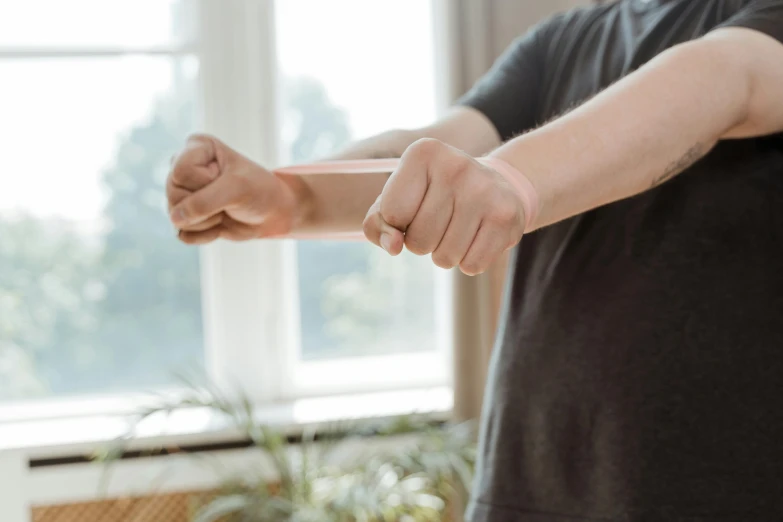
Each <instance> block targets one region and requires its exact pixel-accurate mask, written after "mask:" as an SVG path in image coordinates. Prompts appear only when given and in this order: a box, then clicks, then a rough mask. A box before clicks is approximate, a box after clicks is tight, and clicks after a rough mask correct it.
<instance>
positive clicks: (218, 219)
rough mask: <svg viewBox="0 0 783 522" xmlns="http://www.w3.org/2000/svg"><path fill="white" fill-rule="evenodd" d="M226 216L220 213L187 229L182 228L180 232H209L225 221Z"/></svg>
mask: <svg viewBox="0 0 783 522" xmlns="http://www.w3.org/2000/svg"><path fill="white" fill-rule="evenodd" d="M226 217H227V216H226V214H225V213H223V212H221V213H219V214H215V215H214V216H212V217H210V218H208V219H206V220H204V221H202V222H200V223H196V224H195V225H190V226H189V227H186V228H183V229H182V230H183V231H185V232H203V231H204V230H209V229H210V228H212V227H217V226H219V225H221V224H222V223H223V220H224V219H226Z"/></svg>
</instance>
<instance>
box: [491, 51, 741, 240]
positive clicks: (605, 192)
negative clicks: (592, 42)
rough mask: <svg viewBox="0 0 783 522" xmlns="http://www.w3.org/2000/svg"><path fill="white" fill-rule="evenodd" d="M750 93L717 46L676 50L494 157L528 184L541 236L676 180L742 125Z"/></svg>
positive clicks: (525, 136)
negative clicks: (538, 208)
mask: <svg viewBox="0 0 783 522" xmlns="http://www.w3.org/2000/svg"><path fill="white" fill-rule="evenodd" d="M749 91H750V83H749V80H748V78H747V75H745V74H743V71H742V70H741V69H740V68H738V69H737V70H732V66H731V62H730V61H728V62H727V61H726V60H721V55H720V53H719V52H716V48H715V46H711V45H704V43H703V42H702V41H697V42H692V43H688V44H683V45H681V46H679V47H676V48H673V49H671V50H670V51H667V52H666V53H664V54H662V55H660V56H659V57H658V58H656V59H655V60H653V61H651V62H650V63H649V64H647V65H646V66H645V67H643V68H641V69H639V70H638V71H637V72H635V73H633V74H631V75H629V76H628V77H626V78H625V79H623V80H622V81H620V82H618V83H617V84H615V85H614V86H612V87H610V88H608V89H607V90H605V91H604V92H602V93H601V94H599V95H598V96H596V97H595V98H593V99H592V100H590V101H589V102H587V103H585V104H584V105H582V106H581V107H579V108H578V109H576V110H574V111H572V112H570V113H569V114H567V115H565V116H563V117H561V118H559V119H558V120H555V121H554V122H552V123H550V124H548V125H545V126H543V127H541V128H539V129H537V130H535V131H533V132H530V133H528V134H526V135H523V136H520V137H518V138H516V139H514V140H511V141H509V142H508V143H506V144H505V145H503V146H502V147H501V148H499V149H497V150H496V151H495V152H494V153H493V154H494V155H497V156H499V157H501V158H503V159H505V160H506V161H508V162H509V163H511V164H512V165H514V166H515V167H517V168H518V169H519V170H520V171H521V172H523V173H525V174H526V175H527V176H528V177H529V179H530V181H531V182H532V183H533V185H534V187H535V188H536V190H537V192H538V194H539V197H540V200H541V212H540V214H539V218H538V219H537V222H536V223H535V224H534V226H535V228H538V227H541V226H545V225H548V224H551V223H554V222H557V221H560V220H562V219H565V218H568V217H571V216H573V215H576V214H579V213H582V212H585V211H587V210H590V209H592V208H596V207H598V206H601V205H604V204H607V203H610V202H613V201H617V200H620V199H623V198H627V197H630V196H633V195H635V194H638V193H640V192H643V191H645V190H648V189H650V188H652V187H655V186H657V185H659V184H661V183H663V182H665V181H666V180H668V179H670V178H671V177H673V176H675V175H677V174H678V173H679V172H681V171H682V170H684V169H685V168H687V167H688V166H690V165H691V164H693V163H694V162H695V161H697V160H698V159H699V158H701V157H702V156H703V155H705V154H706V153H707V152H708V151H709V150H710V149H711V148H712V147H713V146H714V145H715V143H716V142H717V141H718V140H720V139H721V138H722V137H724V136H726V135H727V133H729V132H730V131H731V130H732V129H734V128H736V127H737V126H739V125H741V124H742V122H743V121H744V120H745V118H746V116H747V108H748V100H749V96H750V94H749Z"/></svg>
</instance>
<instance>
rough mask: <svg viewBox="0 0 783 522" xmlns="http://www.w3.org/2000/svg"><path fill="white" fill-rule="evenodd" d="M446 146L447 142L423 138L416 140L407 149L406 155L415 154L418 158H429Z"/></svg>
mask: <svg viewBox="0 0 783 522" xmlns="http://www.w3.org/2000/svg"><path fill="white" fill-rule="evenodd" d="M445 148H446V144H444V143H443V142H442V141H439V140H436V139H434V138H421V139H419V140H416V141H414V142H413V143H412V144H411V145H410V146H409V147H408V149H407V150H406V155H408V156H413V157H415V158H416V159H417V160H429V159H432V158H434V157H435V156H437V155H438V154H440V153H441V152H442V151H443V150H444V149H445Z"/></svg>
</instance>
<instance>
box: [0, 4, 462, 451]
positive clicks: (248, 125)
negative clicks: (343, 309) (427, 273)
mask: <svg viewBox="0 0 783 522" xmlns="http://www.w3.org/2000/svg"><path fill="white" fill-rule="evenodd" d="M278 1H284V0H278ZM428 1H430V2H431V5H432V6H433V9H434V10H435V13H434V14H435V16H433V19H434V20H435V21H436V25H437V27H436V28H435V30H434V35H435V39H436V41H435V42H434V44H435V50H436V56H448V57H449V59H447V60H442V61H440V62H438V67H439V70H438V71H437V75H436V77H437V78H438V79H439V82H438V85H437V89H438V93H437V100H438V105H439V107H438V109H439V112H443V111H444V110H445V109H446V108H447V106H448V104H449V102H450V100H451V99H453V98H454V92H452V90H451V87H452V86H453V85H454V84H455V82H454V81H453V80H454V78H455V74H456V68H455V67H454V63H456V60H455V57H454V56H453V54H454V49H455V46H454V45H453V39H454V38H455V37H456V31H455V23H454V14H455V7H454V6H453V3H452V1H451V0H428ZM185 2H188V0H185ZM183 5H184V4H183ZM191 6H192V7H193V11H192V12H190V9H189V10H188V13H187V16H188V17H189V21H190V23H188V24H187V26H186V28H185V29H186V32H187V33H188V35H187V36H197V37H194V38H187V37H186V38H184V43H182V44H177V45H171V46H151V47H144V48H127V47H116V46H114V47H108V46H105V47H95V48H93V47H84V46H80V47H78V48H77V47H74V48H60V47H57V48H38V47H36V48H31V47H27V48H2V47H0V60H4V59H32V58H52V57H62V58H66V57H101V56H103V57H105V56H122V55H130V54H133V55H156V56H172V57H174V56H180V55H188V54H193V55H196V56H198V60H199V71H200V73H199V82H200V85H199V88H200V99H201V102H202V105H201V110H202V114H201V120H202V129H203V130H204V131H205V132H209V133H212V134H215V135H217V136H220V137H221V138H222V139H224V140H225V141H226V142H228V143H229V144H231V145H232V146H233V147H235V148H236V149H238V150H239V151H241V152H242V153H244V154H246V155H247V156H249V157H251V158H253V159H254V160H256V161H258V162H260V163H261V164H264V165H270V166H275V165H278V160H279V158H280V157H282V156H281V155H280V154H279V152H280V151H279V147H281V144H280V142H279V140H278V139H277V135H278V129H279V125H278V123H279V114H280V112H281V111H280V107H279V100H280V97H279V96H278V95H277V94H278V90H279V81H278V78H277V74H278V72H277V55H276V52H275V51H276V50H275V42H276V37H275V12H274V2H273V1H272V0H263V1H258V0H221V1H220V2H216V1H214V0H193V2H192V3H190V2H188V8H190V7H191ZM200 255H201V279H202V303H203V306H204V313H203V318H204V345H205V346H204V349H205V362H206V364H205V366H206V368H207V370H208V372H209V375H210V377H211V378H212V379H213V380H214V381H215V382H216V383H217V384H219V385H222V386H223V387H224V388H225V389H227V390H241V391H242V392H243V393H245V394H247V395H248V396H249V397H250V398H251V399H252V400H253V402H254V403H255V404H257V405H259V406H272V405H279V404H281V403H282V404H289V405H294V403H295V402H296V401H306V400H307V398H309V397H316V396H328V395H334V396H344V397H348V396H350V395H353V396H356V395H357V394H358V395H362V394H365V395H367V396H368V397H370V396H374V395H373V394H378V393H381V394H382V395H383V393H385V392H390V393H391V392H398V391H410V390H415V389H420V390H421V391H422V393H424V394H425V395H423V396H426V397H432V393H436V395H437V393H440V395H438V397H440V398H439V399H437V400H435V401H433V400H429V399H427V400H425V401H424V403H426V404H438V405H440V406H439V407H440V408H441V409H443V408H444V407H450V406H444V404H445V403H444V401H443V400H442V397H443V395H442V392H443V391H444V390H446V389H447V388H449V387H450V385H451V357H450V354H451V346H452V342H451V331H452V328H451V315H452V314H451V310H450V309H449V308H448V307H446V306H443V305H442V304H443V303H447V302H449V301H450V295H451V283H450V281H451V278H450V277H449V274H448V273H447V272H444V271H435V270H433V274H434V277H435V280H436V288H437V289H438V290H437V292H438V299H440V300H441V306H440V307H439V309H438V316H437V317H438V319H437V322H438V325H437V330H438V335H437V338H438V339H439V341H440V342H439V346H438V347H437V349H435V350H432V351H428V352H421V353H409V354H400V355H379V356H368V357H348V358H338V359H334V360H322V361H304V362H303V361H301V360H300V358H299V357H298V347H299V346H300V340H299V310H298V302H297V300H298V295H299V294H298V291H297V274H296V268H295V267H296V259H295V245H294V243H293V242H292V241H288V240H274V241H273V240H265V241H254V242H248V243H241V244H237V243H229V242H223V241H220V242H216V243H214V244H211V245H209V246H206V247H202V248H201V254H200ZM270 296H278V298H277V299H273V298H271V297H270ZM345 374H349V375H353V376H357V378H356V379H354V380H346V379H345V378H344V377H342V376H343V375H345ZM426 394H429V395H426ZM384 396H385V397H394V396H395V395H394V393H392V394H391V395H389V394H388V393H387V394H386V395H384ZM397 396H398V397H402V396H403V395H399V394H398V395H397ZM404 396H405V397H407V398H406V399H405V400H404V401H403V400H402V399H400V403H399V404H400V405H403V404H407V405H408V406H406V407H405V408H407V409H415V406H416V403H417V402H418V401H417V400H416V399H412V398H411V396H410V395H404ZM147 398H148V396H146V395H145V394H138V393H136V394H121V395H105V396H100V397H89V398H62V399H59V398H56V399H51V400H44V401H36V402H35V403H30V404H0V430H1V429H2V426H3V423H6V424H8V423H9V422H15V421H19V420H27V421H42V420H46V419H49V420H52V419H58V418H60V419H72V418H76V417H84V418H88V417H89V418H91V420H90V422H97V421H96V416H103V417H102V418H105V419H107V418H109V417H114V416H117V415H127V414H129V413H132V412H134V411H136V408H137V407H138V405H139V403H140V402H143V401H145V400H147ZM388 400H392V399H388ZM344 404H349V402H345V403H344ZM405 408H404V409H405ZM291 409H293V406H292V408H291ZM338 410H340V408H339V407H334V411H335V412H336V411H338ZM391 410H394V408H393V407H392V408H391ZM290 420H291V421H293V420H294V419H290ZM107 422H108V421H107ZM2 442H3V441H2V437H1V436H0V450H2V449H3V447H2ZM71 443H72V441H71Z"/></svg>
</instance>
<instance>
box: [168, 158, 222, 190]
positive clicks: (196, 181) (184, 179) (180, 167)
mask: <svg viewBox="0 0 783 522" xmlns="http://www.w3.org/2000/svg"><path fill="white" fill-rule="evenodd" d="M219 174H220V168H219V167H218V164H217V163H215V162H212V163H210V164H208V165H206V166H201V165H190V164H187V163H182V162H177V163H176V164H175V165H174V167H173V168H172V169H171V173H170V174H169V180H171V183H172V184H173V185H174V186H176V187H179V188H183V189H186V190H191V191H195V190H199V189H201V188H204V187H206V186H207V185H209V184H210V183H212V182H213V181H215V179H216V178H217V177H218V175H219Z"/></svg>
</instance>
